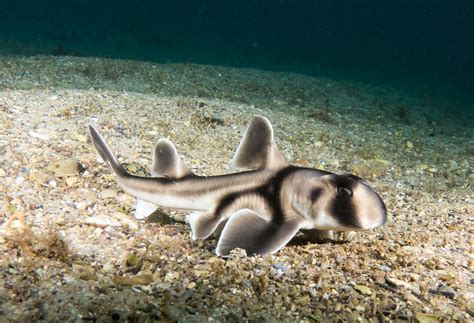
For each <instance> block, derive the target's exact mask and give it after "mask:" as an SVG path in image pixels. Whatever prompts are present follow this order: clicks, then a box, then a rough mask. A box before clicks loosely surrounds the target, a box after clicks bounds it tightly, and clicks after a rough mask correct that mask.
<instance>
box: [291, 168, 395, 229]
mask: <svg viewBox="0 0 474 323" xmlns="http://www.w3.org/2000/svg"><path fill="white" fill-rule="evenodd" d="M305 173H306V172H304V173H301V174H299V175H298V176H301V177H302V178H300V179H298V178H295V179H294V180H296V181H298V182H299V183H305V184H304V185H299V187H298V188H297V189H296V190H295V191H294V193H293V197H292V199H291V200H292V208H293V210H296V211H297V213H299V214H300V215H303V216H304V217H305V219H306V221H307V225H308V226H309V227H311V228H313V229H318V230H336V231H358V230H369V229H374V228H377V227H380V226H382V225H384V224H385V222H386V221H387V211H386V207H385V204H384V202H383V201H382V199H381V198H380V196H379V195H378V194H377V193H376V192H375V191H374V190H373V189H372V188H371V187H370V186H369V185H368V183H367V182H366V181H365V180H363V179H361V178H359V177H357V176H354V175H350V174H344V175H337V174H331V173H328V174H326V175H323V176H321V175H320V174H312V171H310V170H308V171H307V173H308V174H305Z"/></svg>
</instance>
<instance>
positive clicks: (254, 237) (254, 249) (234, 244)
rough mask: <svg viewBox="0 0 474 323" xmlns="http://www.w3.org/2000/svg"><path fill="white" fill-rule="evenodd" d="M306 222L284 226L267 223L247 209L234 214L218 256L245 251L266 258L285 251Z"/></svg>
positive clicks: (289, 222)
mask: <svg viewBox="0 0 474 323" xmlns="http://www.w3.org/2000/svg"><path fill="white" fill-rule="evenodd" d="M301 226H302V220H300V219H297V218H294V219H287V220H285V221H283V222H281V223H277V222H273V221H270V222H268V221H266V220H265V219H264V218H263V217H261V216H259V215H258V214H257V213H255V212H253V211H251V210H248V209H244V210H240V211H238V212H236V213H234V214H233V215H232V216H231V217H230V219H229V221H228V222H227V224H226V226H225V228H224V230H223V231H222V234H221V237H220V239H219V242H218V244H217V250H216V253H217V255H219V256H223V255H227V254H229V252H230V251H231V250H232V249H235V248H241V249H244V250H246V251H247V255H249V256H250V255H253V254H259V255H266V254H271V253H274V252H276V251H278V250H280V249H281V248H283V247H284V246H285V245H286V244H287V243H288V242H289V241H290V240H291V239H292V238H293V236H294V235H295V234H296V233H297V232H298V230H299V229H300V227H301Z"/></svg>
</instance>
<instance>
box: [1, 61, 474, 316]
mask: <svg viewBox="0 0 474 323" xmlns="http://www.w3.org/2000/svg"><path fill="white" fill-rule="evenodd" d="M0 70H1V74H2V77H1V78H0V89H1V92H0V120H1V122H0V222H1V229H0V281H1V282H2V283H1V284H0V321H6V320H10V321H36V320H40V319H42V320H45V321H62V320H64V321H72V320H81V319H82V320H98V321H112V320H123V321H125V320H129V321H139V320H144V321H146V320H170V321H174V320H182V321H185V320H191V321H192V320H194V321H204V320H206V321H207V320H211V321H212V320H220V321H242V320H258V321H261V320H268V321H271V320H273V321H299V320H303V321H324V320H325V321H337V320H342V321H364V322H366V321H370V320H371V321H382V320H406V321H414V320H417V321H419V322H434V321H439V320H459V321H466V322H467V321H470V320H472V315H473V312H472V308H473V302H474V296H473V292H472V279H474V277H473V275H472V272H473V266H474V261H473V256H472V252H473V250H472V245H473V240H472V239H473V238H472V237H473V236H474V231H473V229H472V215H473V214H474V204H473V203H472V202H471V201H473V200H474V194H473V193H472V183H473V180H474V175H473V172H472V169H473V168H472V165H473V164H474V160H473V157H472V156H473V154H472V152H473V151H472V138H473V134H472V127H469V126H466V125H467V124H469V123H467V122H468V121H469V120H468V119H466V118H463V119H465V120H461V118H460V119H459V121H458V120H456V119H455V118H456V116H454V115H451V114H449V113H448V112H446V111H447V110H445V108H444V106H446V107H449V108H450V109H451V108H452V103H451V102H449V103H448V102H445V101H443V100H442V99H441V98H438V97H436V98H434V97H426V96H423V97H422V98H418V97H414V96H409V95H407V94H406V93H402V92H399V91H396V90H394V89H385V88H375V87H370V86H365V85H361V84H357V83H348V82H346V83H341V82H335V81H332V80H328V79H322V78H311V77H306V76H300V75H295V74H292V75H290V74H285V73H268V72H259V71H256V70H245V69H239V70H233V69H229V68H222V67H213V66H197V65H192V64H186V65H176V64H169V65H158V64H148V63H138V62H126V61H120V62H115V61H112V60H99V59H86V58H74V57H68V58H64V57H54V58H52V57H33V58H8V59H6V58H4V59H2V60H0ZM25 75H26V76H27V77H26V76H25ZM197 96H199V97H197ZM324 98H330V104H325V101H324V100H325V99H324ZM326 105H327V106H328V108H327V110H326V111H325V113H324V114H321V115H316V116H313V117H311V118H308V117H307V116H308V115H310V114H311V113H314V111H317V109H321V107H323V109H324V107H325V106H326ZM399 106H408V107H410V111H409V122H400V120H403V118H404V117H403V116H400V115H399V112H397V107H399ZM423 106H426V107H429V109H428V108H426V109H427V110H426V111H422V110H421V109H422V108H420V110H418V109H415V108H412V107H423ZM326 112H327V114H326ZM425 112H426V114H428V115H429V116H430V120H429V122H428V120H427V119H426V117H425ZM329 113H330V114H329ZM397 113H398V114H397ZM254 114H264V115H267V116H268V117H269V118H271V119H272V121H273V122H274V123H275V125H276V126H275V130H276V138H277V140H278V145H279V147H281V150H282V152H283V153H284V154H285V156H286V157H287V159H288V160H295V161H296V160H301V164H302V165H307V166H316V167H323V168H326V169H328V170H330V171H335V172H343V171H351V170H352V169H353V167H352V165H361V166H360V169H359V170H360V173H359V175H361V176H364V174H365V173H368V174H371V178H373V180H372V184H374V185H375V186H376V189H377V191H379V192H381V195H382V196H383V198H384V200H385V201H386V203H387V208H388V210H389V211H390V212H389V221H388V224H387V226H386V227H384V228H382V229H378V230H375V231H371V232H365V233H357V234H340V233H338V234H336V236H335V241H334V242H331V243H328V242H325V243H312V242H308V241H297V240H295V241H294V242H292V243H291V244H290V245H289V246H288V247H287V248H285V249H284V250H282V251H280V252H278V253H277V254H275V255H272V256H268V257H245V256H244V254H243V253H242V252H241V251H239V250H236V251H235V252H234V253H233V254H232V257H229V258H218V257H215V255H214V253H213V248H214V246H215V241H212V240H211V241H192V240H191V238H190V232H189V228H188V227H187V225H186V224H184V223H182V221H183V220H184V218H185V215H186V213H183V212H176V211H171V210H166V209H163V210H160V211H161V212H162V213H160V214H159V215H157V216H158V217H157V218H158V220H157V221H159V222H160V223H159V224H158V223H153V221H146V222H145V221H143V222H138V221H135V220H134V219H133V216H132V214H133V209H134V201H133V199H132V198H131V197H130V196H128V195H127V194H124V193H123V192H122V191H121V190H120V188H119V187H118V186H117V185H116V183H115V179H114V177H113V175H112V174H110V173H109V172H108V171H105V170H106V168H105V165H104V164H99V163H97V162H96V159H97V157H96V154H95V151H94V150H93V147H92V146H91V145H90V143H89V142H87V140H88V136H87V132H86V131H87V125H88V124H89V123H95V124H98V125H100V127H101V129H104V132H105V134H106V135H107V137H109V138H111V141H113V142H114V143H117V147H116V148H117V151H119V152H122V154H120V155H119V159H120V160H121V161H122V162H123V163H124V164H126V165H130V167H131V168H132V169H131V171H136V172H137V173H139V174H140V173H143V174H145V173H146V172H147V169H148V165H149V163H150V161H151V150H152V147H151V144H150V143H151V142H153V141H155V140H157V139H158V138H159V137H162V136H163V137H164V136H167V137H169V138H170V139H171V140H172V141H173V142H175V143H176V144H177V146H178V147H177V148H178V151H179V152H180V153H182V154H183V158H184V159H185V160H186V162H187V163H188V164H189V165H191V166H192V168H193V171H195V172H197V173H199V174H206V173H207V174H210V175H215V174H222V173H224V172H227V171H229V170H228V168H227V163H228V161H229V160H230V159H231V157H232V154H233V150H234V149H235V147H236V146H237V144H238V140H239V139H240V138H239V136H236V132H242V131H243V130H244V129H245V125H246V123H247V122H248V120H249V117H250V116H251V115H254ZM327 116H330V118H327ZM213 118H214V119H213ZM433 122H436V124H435V126H433ZM463 122H465V123H463ZM433 127H435V128H436V136H434V137H433V136H430V135H429V134H430V133H432V132H433ZM210 128H212V131H209V129H210ZM453 134H455V135H453ZM407 142H411V143H412V145H413V147H411V146H412V145H407ZM114 146H115V145H114ZM408 146H410V147H408ZM364 147H370V149H366V148H364ZM302 158H304V161H303V160H302ZM67 160H69V161H68V162H64V161H67ZM71 160H72V161H74V162H72V161H71ZM58 162H60V163H64V164H62V165H60V167H59V168H62V167H63V166H66V165H65V164H68V163H70V164H69V166H68V167H65V169H67V171H64V172H62V173H61V175H60V174H59V173H57V172H55V171H54V168H52V169H51V168H50V169H48V168H49V167H50V166H52V165H55V163H58ZM372 167H374V169H371V168H372ZM166 216H169V217H170V218H171V219H175V220H179V221H181V222H176V221H174V220H173V222H172V223H168V222H169V221H170V219H167V218H166ZM22 217H23V219H24V220H23V219H22ZM349 236H350V239H349V238H348V237H349ZM356 286H357V287H356ZM369 291H370V292H369Z"/></svg>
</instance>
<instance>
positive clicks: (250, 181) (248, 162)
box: [90, 116, 386, 255]
mask: <svg viewBox="0 0 474 323" xmlns="http://www.w3.org/2000/svg"><path fill="white" fill-rule="evenodd" d="M90 131H91V136H92V141H93V143H94V145H95V147H96V148H97V150H98V152H99V154H100V155H101V157H102V158H103V159H104V160H107V161H108V162H109V163H110V165H111V166H112V169H113V170H114V172H115V174H116V175H117V178H118V183H119V184H120V185H121V186H122V188H123V189H124V190H125V191H126V192H127V193H129V194H131V195H133V196H135V197H137V210H136V213H135V216H136V217H137V218H144V217H146V216H148V215H149V214H151V213H152V212H154V211H155V210H156V208H157V207H158V206H163V207H169V208H179V209H190V210H195V212H193V213H191V214H190V216H189V218H188V220H189V223H190V225H191V229H192V232H193V238H194V239H205V238H207V237H209V236H210V235H211V234H213V233H214V232H218V233H219V232H220V237H219V242H218V244H217V250H216V252H217V254H218V255H225V254H228V253H229V252H230V251H231V250H232V249H234V248H242V249H245V250H246V251H247V254H249V255H251V254H261V255H265V254H269V253H273V252H276V251H278V250H279V249H281V248H282V247H284V246H285V245H286V244H287V243H288V242H289V241H290V240H291V239H292V238H293V236H294V235H295V234H296V233H297V232H298V231H299V230H312V232H319V233H320V234H321V233H322V236H328V237H329V236H331V232H332V230H337V231H347V230H351V231H352V230H367V229H373V228H376V227H379V226H381V225H383V224H384V223H385V222H386V209H385V205H384V203H383V201H382V199H381V198H380V197H379V195H378V194H377V193H375V191H373V190H372V189H371V188H370V187H369V185H368V184H367V183H366V182H365V181H364V180H362V179H360V178H358V177H356V176H353V175H347V174H346V175H336V174H333V173H329V172H326V171H321V170H317V169H311V168H302V167H297V166H292V165H289V164H288V163H287V162H286V161H285V159H284V158H283V155H282V154H281V153H280V152H279V150H278V148H277V147H276V145H275V142H274V139H273V129H272V126H271V124H270V122H269V121H268V119H266V118H264V117H261V116H256V117H254V118H253V120H252V122H251V124H250V126H249V127H248V129H247V131H246V133H245V135H244V138H243V139H242V141H241V143H240V145H239V147H238V149H237V152H236V154H235V156H234V159H233V160H232V164H231V165H232V166H233V168H239V169H242V168H244V169H249V170H247V171H243V172H240V173H234V174H227V175H220V176H198V175H195V174H194V173H192V172H191V171H190V170H189V169H188V168H187V167H186V165H185V164H184V162H183V161H182V160H181V158H180V157H179V155H178V153H177V151H176V148H175V147H174V145H173V144H172V143H171V142H170V141H168V140H166V139H160V140H159V141H158V142H157V144H156V146H155V151H154V155H153V164H152V166H151V174H152V176H153V177H139V176H133V175H131V174H129V173H128V172H127V171H126V170H125V169H124V168H123V167H122V166H121V165H120V164H119V162H118V160H117V159H116V157H115V156H114V155H113V154H112V152H111V150H110V149H109V147H108V146H107V144H106V143H105V141H104V140H103V139H102V137H101V136H100V134H99V133H98V132H97V130H95V128H93V127H92V126H91V127H90ZM196 211H197V212H196Z"/></svg>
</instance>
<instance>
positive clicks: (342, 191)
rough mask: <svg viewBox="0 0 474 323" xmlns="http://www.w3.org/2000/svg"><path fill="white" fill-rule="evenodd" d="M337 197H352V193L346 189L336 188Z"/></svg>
mask: <svg viewBox="0 0 474 323" xmlns="http://www.w3.org/2000/svg"><path fill="white" fill-rule="evenodd" d="M337 196H338V197H350V196H352V191H351V190H350V189H348V188H347V187H343V186H339V187H338V188H337Z"/></svg>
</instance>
